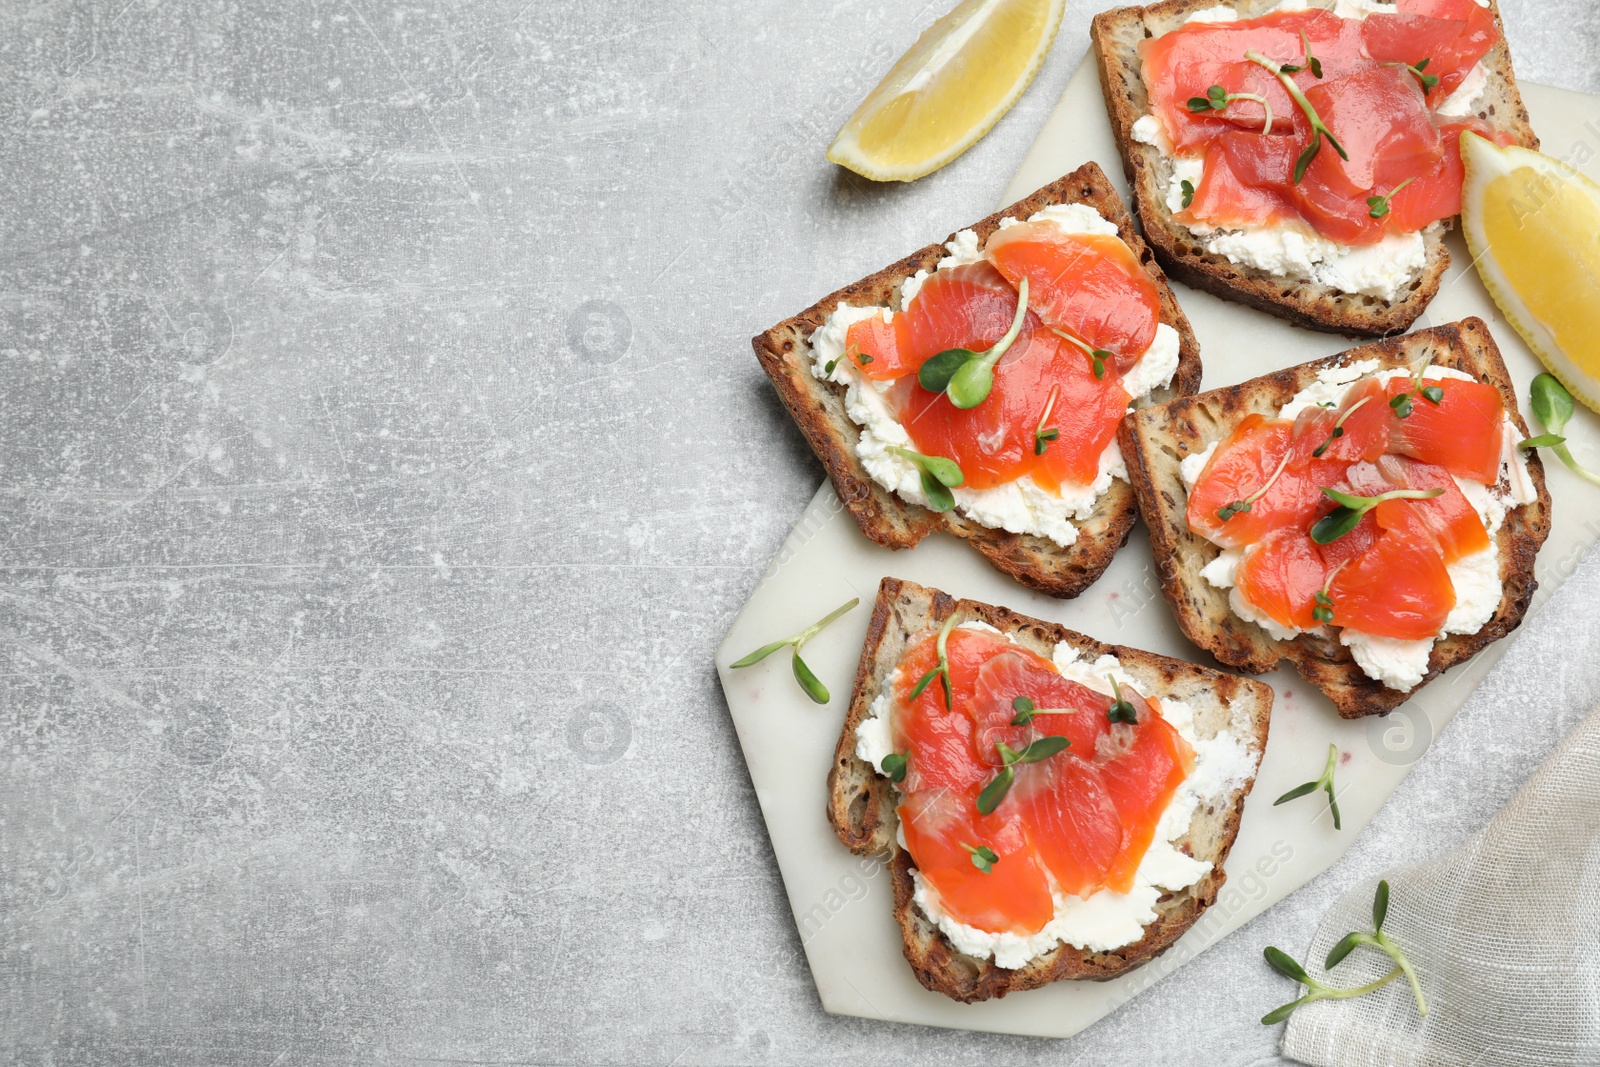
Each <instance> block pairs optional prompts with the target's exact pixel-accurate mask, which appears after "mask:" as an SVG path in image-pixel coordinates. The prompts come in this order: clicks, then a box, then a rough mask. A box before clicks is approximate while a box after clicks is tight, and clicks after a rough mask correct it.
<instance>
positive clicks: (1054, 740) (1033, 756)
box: [1016, 736, 1072, 763]
mask: <svg viewBox="0 0 1600 1067" xmlns="http://www.w3.org/2000/svg"><path fill="white" fill-rule="evenodd" d="M1071 744H1072V742H1071V741H1069V740H1067V739H1066V738H1065V737H1058V736H1050V737H1041V738H1039V740H1037V741H1035V742H1034V743H1033V744H1031V745H1029V746H1028V747H1027V748H1025V749H1023V750H1022V751H1021V752H1019V753H1018V754H1017V758H1016V762H1017V763H1040V762H1043V761H1044V760H1047V759H1049V758H1050V757H1051V756H1054V755H1055V754H1056V753H1057V752H1060V751H1061V750H1062V749H1064V748H1066V747H1067V746H1069V745H1071Z"/></svg>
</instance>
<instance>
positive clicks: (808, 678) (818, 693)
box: [728, 597, 861, 704]
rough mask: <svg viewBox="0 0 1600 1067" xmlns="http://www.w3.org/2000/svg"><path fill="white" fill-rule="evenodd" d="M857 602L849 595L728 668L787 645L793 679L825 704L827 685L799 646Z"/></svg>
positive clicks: (754, 659) (768, 654)
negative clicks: (790, 651)
mask: <svg viewBox="0 0 1600 1067" xmlns="http://www.w3.org/2000/svg"><path fill="white" fill-rule="evenodd" d="M859 603H861V598H860V597H851V598H850V602H849V603H847V604H843V605H841V606H839V607H837V608H834V609H833V610H832V611H830V612H828V614H826V615H824V616H823V617H822V618H820V619H818V620H817V621H816V622H814V623H812V624H811V625H810V626H807V627H806V628H805V629H804V630H801V631H800V632H799V633H797V634H794V635H792V636H790V637H785V638H784V639H783V640H781V641H774V642H772V643H771V644H770V645H762V646H761V647H760V648H758V649H756V650H755V651H754V652H752V653H750V654H749V655H748V656H745V657H744V658H743V659H740V660H735V661H734V662H733V663H730V664H729V665H728V667H729V669H730V670H737V669H738V668H740V667H749V666H750V665H752V664H755V663H760V662H761V661H762V660H764V659H766V658H767V657H768V656H770V655H772V654H773V653H774V652H776V651H778V649H780V648H782V647H784V646H785V645H788V646H789V647H791V648H793V649H794V656H793V666H794V677H795V681H797V682H799V683H800V688H801V689H803V690H805V694H806V696H808V697H810V698H811V699H812V700H814V701H816V702H817V703H818V704H826V703H827V702H828V699H829V697H828V687H827V686H825V685H823V684H822V682H821V680H820V679H818V678H817V676H816V675H815V674H813V673H812V671H811V668H810V667H808V666H806V661H805V660H803V659H801V658H800V648H801V646H803V645H804V644H805V643H806V642H807V641H809V640H811V639H812V638H813V637H815V636H817V634H819V633H821V632H822V630H823V628H824V627H826V626H827V625H828V624H829V623H831V622H833V621H834V620H835V619H837V618H838V617H839V616H841V615H843V614H844V613H845V612H847V611H849V610H850V609H851V608H853V607H855V606H856V605H857V604H859Z"/></svg>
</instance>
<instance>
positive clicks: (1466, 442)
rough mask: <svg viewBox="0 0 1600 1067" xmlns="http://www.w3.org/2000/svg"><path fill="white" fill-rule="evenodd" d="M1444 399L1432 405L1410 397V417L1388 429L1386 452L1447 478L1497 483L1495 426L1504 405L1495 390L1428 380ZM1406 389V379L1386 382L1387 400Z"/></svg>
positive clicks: (1498, 437) (1449, 380) (1497, 428)
mask: <svg viewBox="0 0 1600 1067" xmlns="http://www.w3.org/2000/svg"><path fill="white" fill-rule="evenodd" d="M1424 385H1425V386H1438V387H1439V389H1440V390H1442V391H1443V393H1444V397H1443V398H1442V399H1441V400H1440V402H1439V403H1437V404H1435V403H1433V402H1431V401H1429V400H1426V399H1424V398H1423V397H1422V396H1420V395H1419V396H1414V397H1412V404H1411V414H1410V415H1409V416H1407V417H1406V418H1404V419H1400V418H1396V419H1394V420H1393V421H1392V422H1391V423H1390V427H1389V451H1390V452H1393V453H1395V454H1397V455H1402V456H1410V457H1411V458H1413V459H1420V460H1421V461H1422V462H1424V463H1432V464H1434V465H1436V466H1440V467H1443V468H1444V469H1445V470H1447V471H1449V472H1450V473H1451V474H1459V475H1460V476H1461V477H1463V478H1471V479H1472V480H1473V481H1477V482H1482V483H1484V484H1485V485H1494V484H1495V483H1496V482H1497V481H1499V480H1500V448H1501V433H1502V431H1501V426H1502V424H1503V422H1504V419H1505V405H1504V403H1503V402H1502V401H1501V399H1500V390H1498V389H1496V388H1495V387H1494V386H1492V385H1489V384H1487V383H1485V382H1478V381H1467V380H1465V379H1461V378H1430V379H1428V380H1427V381H1426V382H1425V383H1424ZM1410 388H1411V380H1410V379H1409V378H1392V379H1390V381H1389V395H1390V396H1391V397H1396V396H1399V395H1400V394H1401V393H1404V392H1407V391H1408V390H1410Z"/></svg>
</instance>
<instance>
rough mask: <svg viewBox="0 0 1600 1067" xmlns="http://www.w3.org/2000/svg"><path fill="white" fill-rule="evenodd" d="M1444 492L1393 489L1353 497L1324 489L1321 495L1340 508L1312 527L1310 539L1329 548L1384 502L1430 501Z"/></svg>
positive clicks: (1335, 490)
mask: <svg viewBox="0 0 1600 1067" xmlns="http://www.w3.org/2000/svg"><path fill="white" fill-rule="evenodd" d="M1443 492H1444V490H1443V489H1394V490H1391V491H1389V492H1387V493H1379V494H1378V495H1377V496H1352V495H1351V494H1349V493H1342V492H1340V491H1339V490H1337V489H1328V488H1324V489H1323V490H1322V495H1323V496H1325V497H1327V498H1328V499H1329V500H1331V501H1333V502H1334V503H1335V504H1338V505H1339V506H1338V507H1336V508H1334V509H1333V510H1332V511H1330V512H1328V513H1327V514H1326V515H1324V516H1322V518H1320V519H1318V520H1317V521H1316V522H1315V523H1314V524H1313V525H1312V527H1311V540H1313V541H1315V542H1316V543H1317V544H1319V545H1331V544H1333V542H1335V541H1337V540H1339V538H1341V537H1343V536H1344V535H1345V534H1347V533H1349V532H1350V531H1351V530H1354V529H1355V528H1356V526H1358V525H1359V524H1360V522H1361V517H1362V516H1363V515H1365V514H1366V513H1367V512H1369V511H1371V510H1372V509H1373V508H1375V507H1377V506H1378V505H1379V504H1382V503H1383V502H1384V501H1386V500H1432V499H1433V498H1434V497H1436V496H1438V495H1439V494H1441V493H1443Z"/></svg>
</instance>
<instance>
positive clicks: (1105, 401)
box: [891, 332, 1128, 489]
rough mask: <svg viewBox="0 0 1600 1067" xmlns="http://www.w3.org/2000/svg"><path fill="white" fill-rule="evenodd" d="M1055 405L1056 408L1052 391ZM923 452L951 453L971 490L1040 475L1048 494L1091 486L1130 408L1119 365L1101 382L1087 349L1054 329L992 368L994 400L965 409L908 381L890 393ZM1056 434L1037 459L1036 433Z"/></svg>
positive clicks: (1018, 344) (1012, 350)
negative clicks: (1053, 431) (1067, 486)
mask: <svg viewBox="0 0 1600 1067" xmlns="http://www.w3.org/2000/svg"><path fill="white" fill-rule="evenodd" d="M1052 390H1055V391H1056V400H1055V403H1054V404H1050V394H1051V391H1052ZM891 402H892V403H893V404H894V405H895V408H896V411H897V414H898V415H899V418H900V421H901V423H902V424H903V425H904V426H905V428H906V433H907V434H909V435H910V437H911V440H912V442H913V444H914V445H915V446H916V449H917V451H919V452H922V453H925V454H927V455H936V456H947V457H949V458H950V459H953V460H955V461H956V463H958V464H959V465H960V466H961V471H962V474H963V475H965V478H966V481H965V483H964V484H965V485H966V486H967V487H968V488H971V489H988V488H992V487H994V486H996V485H1003V484H1005V483H1007V482H1012V481H1015V480H1016V479H1018V478H1020V477H1022V476H1023V475H1025V474H1029V473H1032V474H1034V476H1035V478H1036V480H1038V481H1039V483H1040V484H1041V485H1043V486H1044V487H1045V488H1047V489H1054V488H1056V487H1057V486H1059V485H1062V484H1072V485H1086V484H1088V483H1090V482H1092V481H1094V478H1095V476H1096V475H1097V474H1098V472H1099V467H1100V453H1101V452H1102V451H1103V450H1104V449H1105V446H1106V444H1107V442H1109V441H1110V440H1111V438H1112V437H1114V436H1115V435H1116V430H1117V423H1118V422H1119V421H1121V419H1122V415H1123V412H1125V411H1126V410H1127V407H1128V394H1127V392H1126V391H1124V390H1123V388H1122V385H1121V380H1120V379H1119V378H1118V376H1117V374H1116V371H1115V368H1112V367H1109V366H1108V367H1107V368H1106V374H1105V377H1104V378H1102V379H1096V378H1095V377H1094V374H1093V372H1092V370H1091V369H1090V364H1089V361H1088V359H1087V358H1086V357H1085V356H1084V354H1083V352H1082V351H1081V350H1079V349H1078V348H1076V347H1075V346H1073V345H1071V344H1069V343H1068V342H1066V341H1063V340H1061V339H1060V338H1058V337H1056V336H1054V335H1053V334H1050V333H1048V332H1041V333H1036V334H1034V335H1033V336H1031V337H1030V338H1027V339H1026V340H1024V339H1020V338H1019V339H1018V341H1017V342H1016V343H1015V344H1014V345H1012V347H1011V348H1010V349H1009V350H1008V351H1007V352H1006V354H1005V355H1004V356H1002V357H1001V359H1000V362H999V363H998V364H996V365H995V368H994V387H993V388H992V389H991V391H990V393H989V397H988V399H986V400H985V401H984V402H983V403H981V404H979V405H978V406H977V407H973V408H967V409H965V410H963V409H961V408H958V407H956V406H955V405H954V404H952V403H951V402H950V399H949V397H947V396H946V395H945V394H943V393H930V392H928V391H927V390H926V389H923V388H922V387H921V386H920V385H918V384H917V383H916V381H915V380H914V379H907V380H906V381H905V382H904V383H903V385H902V384H899V383H897V386H896V390H895V391H894V392H893V394H892V395H891ZM1046 405H1050V416H1049V418H1048V419H1045V420H1044V425H1045V426H1053V427H1055V428H1057V430H1058V436H1057V437H1056V439H1055V440H1054V441H1049V442H1047V444H1046V448H1045V454H1044V455H1043V456H1042V457H1041V456H1040V455H1039V454H1038V451H1037V448H1036V444H1035V438H1034V433H1035V431H1037V430H1038V429H1039V428H1040V426H1041V419H1042V418H1043V417H1044V414H1045V407H1046Z"/></svg>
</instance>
